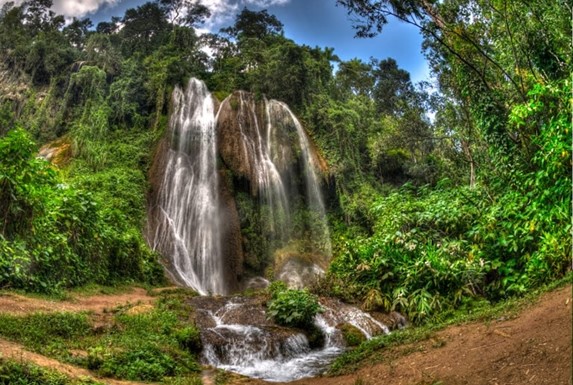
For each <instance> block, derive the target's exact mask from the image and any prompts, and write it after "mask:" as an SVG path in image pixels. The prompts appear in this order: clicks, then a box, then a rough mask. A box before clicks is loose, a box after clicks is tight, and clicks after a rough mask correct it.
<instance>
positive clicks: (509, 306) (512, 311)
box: [327, 273, 573, 376]
mask: <svg viewBox="0 0 573 385" xmlns="http://www.w3.org/2000/svg"><path fill="white" fill-rule="evenodd" d="M572 281H573V274H572V273H569V274H567V275H566V276H565V277H564V278H562V279H560V280H557V281H555V282H552V283H551V284H548V285H546V286H543V287H541V288H539V289H537V290H534V291H531V292H529V293H528V294H526V295H525V296H523V297H519V298H517V297H514V298H509V299H507V300H505V301H503V302H499V303H496V304H493V305H491V304H488V303H487V302H479V303H476V304H475V305H476V306H475V307H468V308H466V309H460V310H458V311H457V312H453V313H449V314H443V315H441V316H437V317H435V318H434V319H432V320H430V321H428V322H427V323H426V324H424V325H422V326H419V327H412V328H408V329H403V330H399V331H395V332H392V333H391V334H388V335H383V336H379V337H376V338H373V339H371V340H368V341H365V342H363V343H362V344H360V345H359V346H358V347H357V348H355V349H353V350H349V351H347V352H345V353H344V354H342V355H341V356H339V357H338V358H337V359H336V360H335V361H334V362H333V363H332V365H331V366H330V368H329V370H328V373H327V375H329V376H338V375H343V374H349V373H353V372H355V371H356V370H357V369H359V368H360V367H362V366H363V365H364V364H365V363H368V364H373V363H377V362H381V361H383V360H384V359H385V358H386V357H385V356H384V354H383V350H382V349H387V348H390V347H394V346H398V345H405V344H413V343H415V342H421V341H425V340H428V339H430V338H431V337H432V336H433V335H434V334H435V333H436V332H438V331H440V330H442V329H444V328H446V327H447V326H451V325H462V324H465V323H469V322H476V321H480V322H491V321H493V320H496V319H500V318H502V317H504V318H513V317H515V316H516V315H517V314H518V313H519V312H520V311H521V310H523V309H524V308H526V307H528V306H531V304H532V303H534V302H535V301H536V300H537V299H538V298H539V296H540V295H541V294H543V293H546V292H549V291H552V290H555V289H557V288H559V287H562V286H565V285H566V284H570V283H571V282H572ZM434 344H435V345H436V344H437V345H442V344H443V341H442V342H440V341H437V342H435V343H434ZM438 347H439V346H438ZM407 352H408V351H407V350H405V352H404V354H406V353H407Z"/></svg>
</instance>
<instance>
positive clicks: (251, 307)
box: [192, 297, 388, 382]
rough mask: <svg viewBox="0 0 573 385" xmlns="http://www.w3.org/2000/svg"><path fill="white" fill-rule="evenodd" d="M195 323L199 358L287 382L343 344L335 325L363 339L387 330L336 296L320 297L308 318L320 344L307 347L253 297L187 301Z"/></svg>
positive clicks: (322, 364)
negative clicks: (349, 328) (320, 309)
mask: <svg viewBox="0 0 573 385" xmlns="http://www.w3.org/2000/svg"><path fill="white" fill-rule="evenodd" d="M192 305H193V307H194V308H195V309H196V313H197V319H196V322H197V324H198V326H199V327H200V328H201V339H202V342H203V346H204V351H203V356H204V360H205V363H207V364H209V365H212V366H215V367H218V368H220V369H225V370H230V371H233V372H236V373H240V374H243V375H246V376H249V377H256V378H261V379H264V380H266V381H275V382H277V381H281V382H282V381H293V380H297V379H300V378H307V377H313V376H316V375H319V374H321V373H322V372H323V371H324V370H325V368H326V367H327V366H328V364H329V363H330V362H332V360H333V359H334V358H335V357H336V356H338V355H339V354H340V353H342V352H343V351H344V349H345V343H344V338H343V336H342V332H341V331H340V330H339V328H338V326H339V325H341V324H349V325H352V326H354V327H355V328H356V329H357V330H359V331H361V332H362V333H363V334H364V336H365V337H366V338H371V337H373V336H374V335H379V334H386V333H388V328H387V327H386V325H384V324H382V323H380V322H378V321H376V320H375V319H373V318H372V317H371V316H370V315H368V314H367V313H364V312H361V311H360V310H358V309H356V308H354V307H351V306H349V305H344V304H342V303H340V302H338V301H332V300H330V301H322V302H321V306H322V307H323V309H324V311H323V313H322V314H319V315H317V316H316V317H315V319H314V325H315V327H316V328H317V329H318V330H320V331H321V333H322V334H323V336H324V345H323V346H322V347H320V348H315V349H312V348H311V346H310V343H309V341H308V339H307V337H306V335H305V334H303V333H301V332H300V331H297V330H292V329H286V328H281V327H279V326H277V325H274V324H273V323H271V322H270V321H269V320H268V317H267V316H266V314H265V310H264V306H263V305H262V303H261V302H260V301H259V300H257V299H256V298H244V297H243V298H241V297H236V298H227V299H219V300H218V301H217V302H216V303H213V301H209V302H207V301H205V300H204V299H202V298H196V299H194V300H192Z"/></svg>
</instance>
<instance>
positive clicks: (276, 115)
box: [267, 100, 332, 257]
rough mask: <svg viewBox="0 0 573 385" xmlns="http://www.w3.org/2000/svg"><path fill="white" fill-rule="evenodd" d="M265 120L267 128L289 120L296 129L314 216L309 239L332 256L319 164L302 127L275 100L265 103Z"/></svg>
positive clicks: (287, 109) (309, 204)
mask: <svg viewBox="0 0 573 385" xmlns="http://www.w3.org/2000/svg"><path fill="white" fill-rule="evenodd" d="M285 115H286V116H285ZM267 119H268V121H269V126H272V127H274V126H277V125H278V121H281V120H282V121H284V120H285V119H286V120H290V121H291V122H292V124H293V125H294V127H295V129H296V134H297V137H298V145H299V147H300V151H301V157H302V164H303V167H304V177H305V185H306V191H305V193H306V199H307V205H308V208H309V209H310V210H311V211H312V212H313V213H314V214H315V216H316V217H315V218H312V223H311V224H310V227H311V237H312V238H313V239H314V240H315V242H319V243H320V249H321V251H322V252H323V253H324V254H325V255H326V256H328V257H330V256H331V255H332V246H331V243H330V231H329V229H328V221H327V218H326V209H325V206H324V200H323V198H322V192H321V189H320V178H319V176H318V174H317V171H318V169H319V164H318V163H319V162H318V160H317V159H316V156H315V152H314V151H311V145H310V141H309V139H308V136H307V134H306V132H305V131H304V129H303V127H302V125H301V124H300V122H299V120H298V119H297V118H296V116H295V115H294V114H293V113H292V111H291V110H290V109H289V108H288V106H287V105H286V104H284V103H282V102H279V101H276V100H270V101H268V102H267Z"/></svg>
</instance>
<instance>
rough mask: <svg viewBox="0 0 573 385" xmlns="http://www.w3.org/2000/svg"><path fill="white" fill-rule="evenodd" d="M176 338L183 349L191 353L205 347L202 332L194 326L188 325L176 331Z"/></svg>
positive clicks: (198, 351)
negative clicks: (202, 341)
mask: <svg viewBox="0 0 573 385" xmlns="http://www.w3.org/2000/svg"><path fill="white" fill-rule="evenodd" d="M175 339H177V342H178V343H179V346H180V347H181V349H185V350H187V351H189V352H191V353H200V352H201V349H202V348H203V344H202V343H201V335H200V332H199V330H198V329H197V328H196V327H193V326H187V327H185V328H183V329H180V330H178V331H177V332H176V333H175Z"/></svg>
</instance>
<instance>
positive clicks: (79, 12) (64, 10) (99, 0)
mask: <svg viewBox="0 0 573 385" xmlns="http://www.w3.org/2000/svg"><path fill="white" fill-rule="evenodd" d="M9 1H10V0H0V6H1V5H4V4H6V3H8V2H9ZM12 1H13V0H12ZM119 1H121V0H53V5H52V10H53V11H54V12H56V14H57V15H63V16H65V17H66V18H67V19H71V18H72V17H77V18H82V17H84V16H86V15H88V14H90V13H94V12H97V10H98V9H100V8H101V7H102V6H104V5H106V4H110V5H114V4H117V3H118V2H119ZM23 2H24V0H16V1H14V3H15V4H16V5H20V4H22V3H23Z"/></svg>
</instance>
